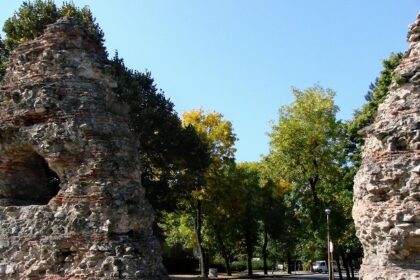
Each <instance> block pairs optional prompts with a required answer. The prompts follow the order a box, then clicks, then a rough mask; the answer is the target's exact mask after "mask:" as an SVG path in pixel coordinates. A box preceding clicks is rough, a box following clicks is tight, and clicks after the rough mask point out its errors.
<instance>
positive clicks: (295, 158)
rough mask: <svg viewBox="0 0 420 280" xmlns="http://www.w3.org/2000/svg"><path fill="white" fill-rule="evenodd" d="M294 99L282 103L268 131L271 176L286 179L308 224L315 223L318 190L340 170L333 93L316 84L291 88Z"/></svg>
mask: <svg viewBox="0 0 420 280" xmlns="http://www.w3.org/2000/svg"><path fill="white" fill-rule="evenodd" d="M292 91H293V94H294V96H295V98H296V100H295V102H294V103H292V104H291V105H286V106H283V107H282V108H281V110H280V118H279V121H278V123H277V124H275V125H274V126H273V129H272V132H271V134H270V139H271V141H270V155H269V157H268V160H269V162H270V164H271V166H272V167H273V168H272V170H273V175H274V176H275V177H274V178H282V179H284V180H287V181H288V182H290V183H291V184H292V185H293V187H294V189H295V190H296V192H297V193H299V194H300V195H301V203H302V205H303V206H306V207H307V209H308V208H309V209H310V218H311V222H312V225H313V226H315V225H316V224H318V222H319V219H320V216H319V212H318V210H319V208H320V206H322V202H321V200H320V197H319V192H320V191H321V190H322V188H325V187H328V186H330V187H331V186H332V183H334V179H335V177H336V176H334V175H335V174H338V173H340V168H339V167H340V165H339V164H338V162H337V160H338V159H339V158H340V155H339V153H340V152H341V150H340V148H341V147H340V129H339V122H338V121H337V120H336V117H335V115H336V112H337V110H338V108H337V106H336V105H335V104H334V100H333V99H334V95H335V93H334V92H333V91H332V90H329V89H323V88H321V87H319V86H317V87H313V88H308V89H306V90H304V91H300V90H298V89H293V90H292Z"/></svg>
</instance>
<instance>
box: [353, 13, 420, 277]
mask: <svg viewBox="0 0 420 280" xmlns="http://www.w3.org/2000/svg"><path fill="white" fill-rule="evenodd" d="M408 38H409V44H410V48H409V50H408V51H407V53H406V54H405V56H404V58H403V60H402V62H401V64H400V65H399V66H398V68H397V69H396V71H395V73H394V75H395V82H394V83H393V85H392V90H391V92H390V94H389V96H388V97H387V98H386V100H385V101H384V103H383V104H381V105H380V106H379V110H378V115H377V117H376V119H375V122H374V124H373V125H371V126H370V127H368V128H366V129H364V131H363V133H365V136H366V139H365V140H366V142H365V146H364V148H363V153H362V158H363V161H362V165H361V167H360V170H359V172H358V173H357V175H356V178H355V186H354V208H353V217H354V220H355V223H356V229H357V236H358V237H359V239H360V241H361V242H362V245H363V249H364V259H363V265H362V267H361V270H360V276H361V277H360V278H361V279H363V280H370V279H406V280H409V279H420V203H419V202H420V79H419V78H420V15H419V16H418V17H417V20H416V21H415V23H414V24H412V25H411V26H410V31H409V34H408ZM380 277H382V278H380Z"/></svg>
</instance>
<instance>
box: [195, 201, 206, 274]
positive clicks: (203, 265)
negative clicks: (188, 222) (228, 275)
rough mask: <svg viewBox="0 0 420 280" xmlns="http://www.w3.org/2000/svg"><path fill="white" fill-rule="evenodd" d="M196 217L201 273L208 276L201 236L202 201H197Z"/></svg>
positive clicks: (196, 235) (196, 236)
mask: <svg viewBox="0 0 420 280" xmlns="http://www.w3.org/2000/svg"><path fill="white" fill-rule="evenodd" d="M195 210H196V211H195V219H194V233H195V238H196V239H197V247H198V255H199V256H198V257H199V259H200V272H201V273H200V274H201V277H203V278H207V266H206V261H205V254H204V248H203V244H202V243H203V242H202V236H201V222H202V221H201V218H202V217H201V201H200V200H198V201H197V205H196V209H195Z"/></svg>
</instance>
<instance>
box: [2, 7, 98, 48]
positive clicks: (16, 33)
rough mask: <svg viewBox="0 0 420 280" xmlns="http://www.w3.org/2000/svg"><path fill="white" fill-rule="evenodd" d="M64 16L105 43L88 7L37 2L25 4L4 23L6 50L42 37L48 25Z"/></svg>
mask: <svg viewBox="0 0 420 280" xmlns="http://www.w3.org/2000/svg"><path fill="white" fill-rule="evenodd" d="M64 16H68V17H73V18H76V19H78V20H79V21H80V22H81V23H82V24H83V25H84V26H85V27H86V29H87V30H88V31H89V32H90V33H91V35H92V36H93V37H94V38H95V39H96V40H97V41H98V43H100V44H102V43H103V41H104V34H103V31H102V30H101V28H100V27H99V25H98V24H97V23H96V22H95V18H94V17H93V16H92V12H91V11H90V9H89V8H88V7H87V6H86V7H83V8H78V7H76V6H75V5H74V4H73V3H72V2H64V3H63V5H62V7H61V8H58V7H57V6H56V4H55V3H54V1H52V0H35V1H33V2H32V1H25V2H23V3H22V5H21V6H20V7H19V10H18V11H17V12H15V14H14V15H13V16H12V17H10V18H9V19H7V20H6V22H5V23H4V25H3V31H4V32H5V33H6V38H5V40H4V44H5V47H6V49H7V50H8V51H11V50H13V49H14V48H15V47H16V46H17V45H18V44H20V43H23V42H26V41H28V40H31V39H34V38H36V37H38V36H40V35H41V34H42V33H43V32H44V30H45V27H46V26H47V25H48V24H51V23H54V22H56V21H57V20H58V19H59V18H61V17H64Z"/></svg>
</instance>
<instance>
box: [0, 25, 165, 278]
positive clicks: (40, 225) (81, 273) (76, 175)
mask: <svg viewBox="0 0 420 280" xmlns="http://www.w3.org/2000/svg"><path fill="white" fill-rule="evenodd" d="M109 71H110V69H109V66H108V65H107V64H106V55H105V50H104V48H103V47H102V46H100V45H98V44H97V42H96V41H95V40H94V39H93V38H91V36H90V35H89V34H88V33H87V32H86V31H85V30H84V29H83V28H82V27H81V25H79V24H78V22H77V21H75V20H72V19H68V18H64V19H61V20H59V21H58V22H56V23H55V24H52V25H49V26H48V28H47V29H46V31H45V33H44V34H43V35H42V36H41V37H39V38H36V39H35V40H32V41H30V42H26V43H23V44H21V45H20V46H19V47H18V48H17V49H16V50H15V51H14V52H13V53H12V54H11V57H10V61H9V62H8V66H7V73H6V75H5V78H4V84H3V85H2V86H1V88H0V279H161V278H162V279H166V277H167V276H166V272H165V270H164V268H163V266H162V260H161V256H160V248H159V244H158V243H157V241H156V239H155V238H154V236H153V234H152V230H151V229H152V221H153V212H152V209H151V207H150V206H149V204H148V203H147V202H146V200H145V198H144V190H143V188H142V187H141V181H140V176H141V172H140V162H139V159H138V156H137V154H138V147H139V143H138V140H137V138H136V137H135V136H134V135H133V133H132V132H131V131H130V128H129V126H128V123H127V109H126V107H127V106H125V105H124V104H121V103H119V102H118V100H116V97H115V93H114V92H113V88H114V87H115V86H116V84H115V82H114V81H113V80H112V77H111V75H110V73H109Z"/></svg>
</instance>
